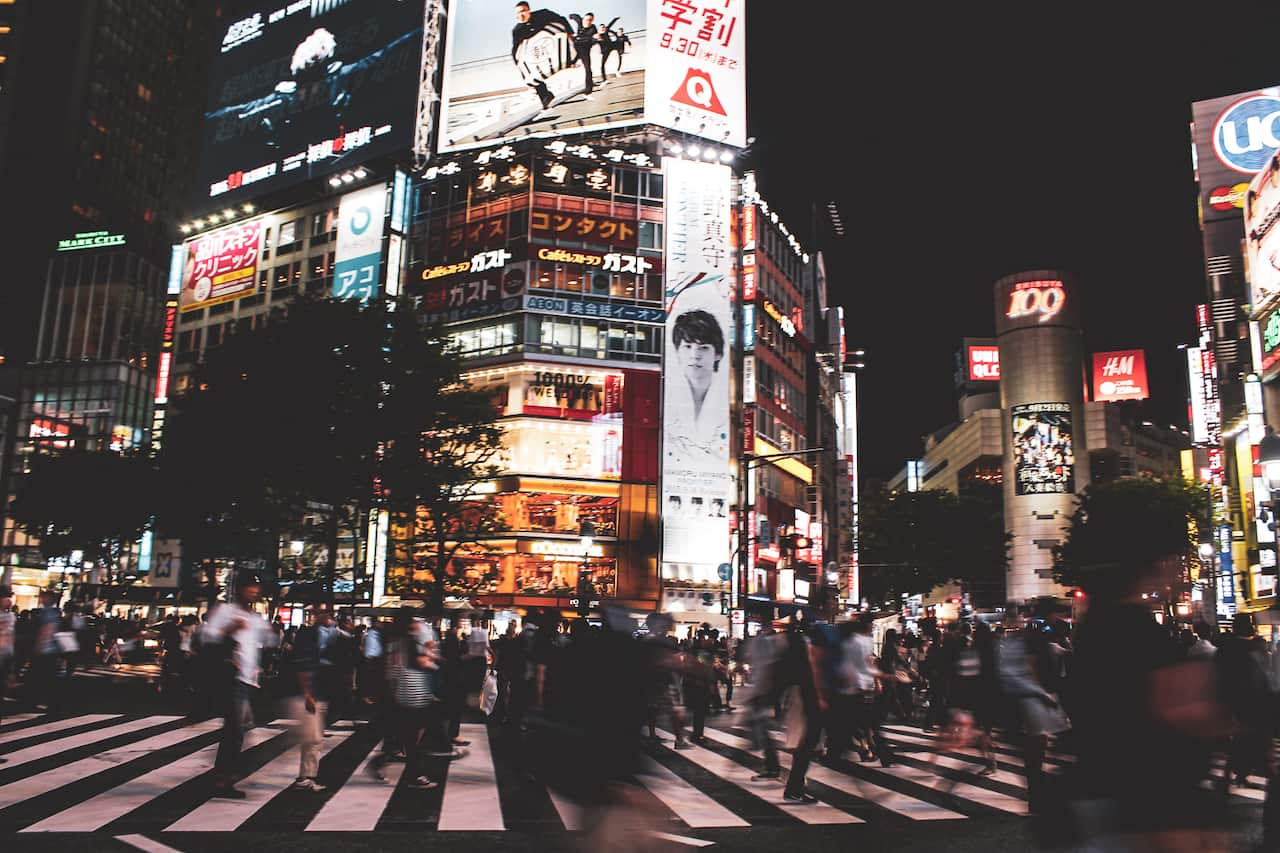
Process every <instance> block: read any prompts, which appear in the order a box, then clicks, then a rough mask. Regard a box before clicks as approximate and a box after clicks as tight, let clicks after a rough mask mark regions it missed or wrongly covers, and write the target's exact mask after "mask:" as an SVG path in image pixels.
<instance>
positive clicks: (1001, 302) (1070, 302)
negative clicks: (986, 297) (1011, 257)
mask: <svg viewBox="0 0 1280 853" xmlns="http://www.w3.org/2000/svg"><path fill="white" fill-rule="evenodd" d="M1030 276H1041V277H1038V278H1031V277H1030ZM996 287H997V291H996V334H997V335H1003V334H1004V333H1005V332H1011V331H1013V330H1015V329H1026V328H1038V327H1041V326H1068V327H1070V328H1078V327H1079V325H1080V311H1079V305H1078V304H1077V303H1078V301H1079V300H1077V299H1076V296H1075V294H1074V293H1073V292H1072V291H1073V288H1072V287H1071V284H1070V282H1068V281H1067V280H1065V279H1064V277H1063V276H1062V274H1061V273H1057V272H1052V271H1049V270H1044V271H1040V272H1033V273H1028V278H1027V279H1026V280H1023V277H1022V276H1009V277H1007V278H1002V279H1000V281H999V282H997V283H996Z"/></svg>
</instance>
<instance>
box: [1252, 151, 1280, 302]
mask: <svg viewBox="0 0 1280 853" xmlns="http://www.w3.org/2000/svg"><path fill="white" fill-rule="evenodd" d="M1277 220H1280V164H1277V162H1276V158H1275V157H1274V156H1273V157H1271V158H1270V159H1269V160H1268V161H1267V165H1266V167H1265V168H1264V169H1263V170H1262V171H1261V172H1259V173H1258V174H1257V175H1255V176H1254V178H1253V181H1252V182H1251V183H1250V184H1249V191H1248V192H1247V193H1246V194H1245V205H1244V235H1245V244H1244V254H1245V262H1246V267H1245V268H1246V269H1247V270H1248V272H1249V291H1250V300H1251V302H1252V303H1253V310H1254V312H1255V313H1256V312H1258V311H1260V310H1262V309H1263V308H1265V307H1266V306H1267V305H1269V304H1270V303H1271V302H1273V301H1275V299H1276V297H1277V296H1280V228H1277V227H1276V224H1277Z"/></svg>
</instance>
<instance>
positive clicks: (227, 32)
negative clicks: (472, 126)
mask: <svg viewBox="0 0 1280 853" xmlns="http://www.w3.org/2000/svg"><path fill="white" fill-rule="evenodd" d="M240 8H242V9H243V10H244V11H241V12H239V13H238V14H230V15H228V16H227V17H226V18H225V19H224V21H223V24H224V27H223V28H221V29H220V30H219V31H218V39H219V43H218V47H217V55H216V57H215V58H214V59H213V62H212V65H211V66H210V70H209V96H208V100H207V102H206V106H205V109H206V110H207V111H206V112H205V115H204V125H203V128H202V136H203V144H202V147H201V157H200V168H199V171H198V173H197V178H196V187H195V197H196V208H197V210H203V209H207V208H209V207H211V206H214V205H219V206H225V205H228V204H232V203H237V202H240V201H245V200H247V199H250V198H254V197H256V196H259V195H262V194H264V193H268V192H274V191H275V190H279V189H282V188H284V187H287V186H290V185H292V184H296V183H299V182H301V181H304V180H306V179H308V178H314V177H318V176H321V175H327V174H330V173H332V172H335V171H338V170H340V169H350V168H353V167H355V166H357V165H358V164H360V163H362V162H365V161H368V160H370V159H372V158H374V157H379V156H382V155H385V154H388V153H390V152H394V151H397V150H400V149H406V150H407V149H408V148H409V147H411V146H412V144H413V136H414V111H415V109H416V105H417V97H418V72H419V66H420V65H421V60H422V21H423V2H422V0H311V2H291V3H288V4H285V3H283V2H270V3H269V2H267V0H245V2H243V3H241V4H240Z"/></svg>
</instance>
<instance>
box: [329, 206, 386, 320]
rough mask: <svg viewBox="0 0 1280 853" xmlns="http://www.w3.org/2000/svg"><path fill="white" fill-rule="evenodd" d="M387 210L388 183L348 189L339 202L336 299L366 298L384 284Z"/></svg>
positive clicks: (373, 294)
mask: <svg viewBox="0 0 1280 853" xmlns="http://www.w3.org/2000/svg"><path fill="white" fill-rule="evenodd" d="M386 213H387V186H386V184H376V185H374V186H372V187H365V188H364V189H361V190H356V191H355V192H353V193H347V194H346V195H344V196H343V197H342V201H340V202H338V248H337V252H336V254H335V256H334V268H333V298H334V299H359V300H361V301H364V300H367V299H372V298H373V297H374V296H376V295H377V294H378V292H379V290H380V289H381V286H382V238H383V235H384V232H385V231H386V228H385V225H386Z"/></svg>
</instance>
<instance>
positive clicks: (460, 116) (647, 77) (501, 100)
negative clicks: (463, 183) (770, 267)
mask: <svg viewBox="0 0 1280 853" xmlns="http://www.w3.org/2000/svg"><path fill="white" fill-rule="evenodd" d="M745 5H746V3H745V0H720V2H717V3H714V4H695V3H689V2H684V0H600V2H597V3H593V4H591V5H590V6H588V7H581V6H565V5H559V4H557V2H556V0H546V4H545V5H544V3H543V2H540V1H539V0H535V2H533V3H531V4H530V3H513V2H511V0H455V2H454V4H453V8H451V9H450V12H449V27H448V32H447V35H446V45H445V74H444V84H443V91H442V97H441V115H440V138H439V140H438V145H437V149H438V150H439V151H442V152H444V151H454V150H458V149H463V148H470V147H474V146H478V145H486V144H491V143H494V142H500V141H511V140H515V139H523V138H525V137H528V136H554V135H556V134H560V133H577V132H580V131H583V130H599V129H602V128H610V127H621V126H626V125H634V124H643V123H646V122H648V123H653V124H659V125H663V126H665V127H671V128H675V129H677V130H681V131H685V132H687V133H691V134H695V135H698V136H702V137H705V138H707V139H711V140H714V141H716V142H723V143H727V144H730V145H737V146H742V145H745V144H746V56H745V55H746V22H745V20H744V12H745ZM508 28H510V29H508Z"/></svg>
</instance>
